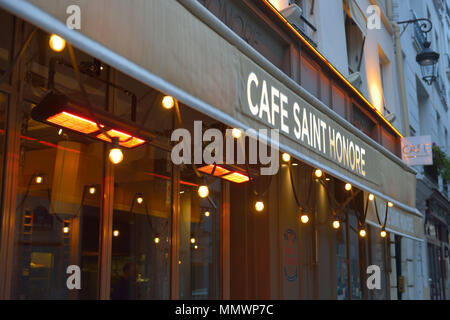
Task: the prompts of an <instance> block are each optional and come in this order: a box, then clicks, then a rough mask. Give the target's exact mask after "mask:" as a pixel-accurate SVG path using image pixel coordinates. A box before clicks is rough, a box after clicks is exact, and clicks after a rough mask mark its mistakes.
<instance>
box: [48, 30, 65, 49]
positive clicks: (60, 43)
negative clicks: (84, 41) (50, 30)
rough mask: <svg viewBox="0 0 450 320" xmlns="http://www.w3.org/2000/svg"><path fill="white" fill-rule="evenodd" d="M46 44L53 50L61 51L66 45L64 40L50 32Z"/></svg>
mask: <svg viewBox="0 0 450 320" xmlns="http://www.w3.org/2000/svg"><path fill="white" fill-rule="evenodd" d="M48 44H49V46H50V48H51V49H52V50H53V51H56V52H61V51H63V50H64V48H65V47H66V40H64V39H63V38H61V37H60V36H58V35H56V34H52V35H51V36H50V40H49V42H48Z"/></svg>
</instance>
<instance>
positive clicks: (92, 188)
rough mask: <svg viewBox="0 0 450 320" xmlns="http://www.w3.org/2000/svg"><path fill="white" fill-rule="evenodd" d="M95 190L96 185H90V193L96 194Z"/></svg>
mask: <svg viewBox="0 0 450 320" xmlns="http://www.w3.org/2000/svg"><path fill="white" fill-rule="evenodd" d="M95 191H97V190H96V189H95V187H90V188H89V193H90V194H94V193H95Z"/></svg>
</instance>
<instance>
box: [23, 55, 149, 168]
mask: <svg viewBox="0 0 450 320" xmlns="http://www.w3.org/2000/svg"><path fill="white" fill-rule="evenodd" d="M56 63H58V64H64V65H65V66H67V67H72V66H71V65H70V64H68V63H64V62H63V61H62V60H52V61H51V62H50V67H49V84H48V89H49V93H48V94H47V95H46V96H45V97H44V98H43V100H42V101H41V102H40V103H39V104H38V105H37V106H35V107H34V108H33V109H32V111H31V117H32V118H33V119H34V120H36V121H40V122H43V123H46V124H48V125H51V126H55V127H58V128H60V129H63V130H67V131H70V132H73V133H77V134H82V135H84V136H87V137H90V138H92V139H96V140H99V141H103V142H108V143H111V144H113V146H114V149H112V150H118V149H119V148H120V147H121V148H126V149H131V148H136V147H139V146H141V145H144V144H145V143H147V142H149V141H150V140H152V139H153V138H154V137H155V136H156V134H155V133H153V132H150V131H148V130H146V129H143V128H140V127H139V126H138V125H137V124H136V123H135V119H136V96H135V95H134V94H131V93H130V92H129V91H127V90H125V89H123V88H121V87H119V86H117V85H115V84H113V83H110V82H108V81H106V80H103V79H101V78H99V77H97V76H94V75H92V74H90V73H88V72H83V73H86V74H87V75H89V76H92V77H94V78H95V79H97V80H99V81H102V82H105V83H107V84H108V85H110V86H113V87H116V88H118V89H121V90H123V91H125V92H126V93H127V94H129V95H131V119H132V120H133V121H129V120H127V119H123V118H118V117H116V116H114V115H112V114H111V113H108V112H106V111H102V110H100V109H98V108H92V107H91V105H90V103H89V102H88V101H87V98H86V99H84V100H86V102H85V103H80V102H78V101H75V99H72V98H70V97H69V96H68V95H65V94H62V93H60V92H58V91H57V90H55V89H54V88H53V83H54V75H55V64H56ZM120 153H121V151H120ZM110 159H111V161H112V162H113V163H118V162H120V161H121V159H120V161H118V162H115V161H114V160H113V159H112V158H111V154H110Z"/></svg>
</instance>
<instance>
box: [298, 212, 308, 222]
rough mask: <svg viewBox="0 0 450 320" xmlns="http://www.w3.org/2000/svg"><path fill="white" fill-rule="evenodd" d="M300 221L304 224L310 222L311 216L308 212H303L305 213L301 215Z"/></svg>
mask: <svg viewBox="0 0 450 320" xmlns="http://www.w3.org/2000/svg"><path fill="white" fill-rule="evenodd" d="M300 221H301V222H302V223H304V224H306V223H308V222H309V216H308V215H307V214H303V215H302V216H301V217H300Z"/></svg>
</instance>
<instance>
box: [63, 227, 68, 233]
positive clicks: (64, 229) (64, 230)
mask: <svg viewBox="0 0 450 320" xmlns="http://www.w3.org/2000/svg"><path fill="white" fill-rule="evenodd" d="M63 232H64V233H65V234H67V233H69V227H67V226H66V227H64V228H63Z"/></svg>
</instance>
